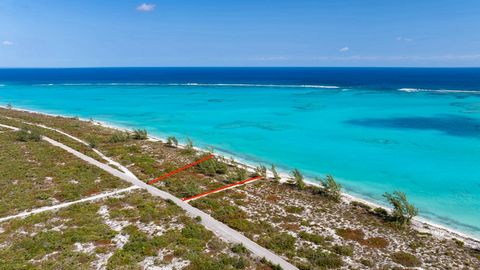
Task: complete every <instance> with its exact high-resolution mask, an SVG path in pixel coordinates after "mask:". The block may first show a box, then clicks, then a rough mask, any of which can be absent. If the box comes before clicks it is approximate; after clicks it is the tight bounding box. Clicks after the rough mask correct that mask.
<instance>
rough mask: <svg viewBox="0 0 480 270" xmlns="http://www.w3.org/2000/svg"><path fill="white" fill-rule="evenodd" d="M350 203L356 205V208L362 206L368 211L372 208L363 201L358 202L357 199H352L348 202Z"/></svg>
mask: <svg viewBox="0 0 480 270" xmlns="http://www.w3.org/2000/svg"><path fill="white" fill-rule="evenodd" d="M350 205H352V206H355V207H358V208H363V209H365V210H367V211H370V210H371V209H372V207H371V206H370V205H368V204H365V203H363V202H359V201H352V202H350Z"/></svg>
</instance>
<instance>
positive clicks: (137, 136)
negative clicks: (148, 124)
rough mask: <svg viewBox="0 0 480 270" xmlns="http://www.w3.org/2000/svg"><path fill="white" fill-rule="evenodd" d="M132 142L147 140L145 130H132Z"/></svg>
mask: <svg viewBox="0 0 480 270" xmlns="http://www.w3.org/2000/svg"><path fill="white" fill-rule="evenodd" d="M132 139H134V140H146V139H148V133H147V130H146V129H134V130H133V134H132Z"/></svg>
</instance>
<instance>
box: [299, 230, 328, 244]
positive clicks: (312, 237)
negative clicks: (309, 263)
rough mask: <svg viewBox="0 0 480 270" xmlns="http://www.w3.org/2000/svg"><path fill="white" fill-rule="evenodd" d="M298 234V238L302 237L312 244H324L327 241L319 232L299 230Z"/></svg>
mask: <svg viewBox="0 0 480 270" xmlns="http://www.w3.org/2000/svg"><path fill="white" fill-rule="evenodd" d="M298 236H300V238H302V239H303V240H306V241H310V242H312V243H314V244H317V245H320V246H323V245H325V243H326V242H327V240H326V239H325V237H323V236H321V235H319V234H313V233H307V232H300V233H299V234H298Z"/></svg>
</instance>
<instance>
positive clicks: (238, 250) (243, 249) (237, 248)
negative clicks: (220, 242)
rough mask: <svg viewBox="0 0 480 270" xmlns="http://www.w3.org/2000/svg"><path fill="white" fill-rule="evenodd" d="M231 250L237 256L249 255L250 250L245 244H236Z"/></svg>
mask: <svg viewBox="0 0 480 270" xmlns="http://www.w3.org/2000/svg"><path fill="white" fill-rule="evenodd" d="M230 250H231V251H232V252H233V253H237V254H248V250H247V248H246V247H245V246H244V245H243V244H235V245H233V246H232V248H230Z"/></svg>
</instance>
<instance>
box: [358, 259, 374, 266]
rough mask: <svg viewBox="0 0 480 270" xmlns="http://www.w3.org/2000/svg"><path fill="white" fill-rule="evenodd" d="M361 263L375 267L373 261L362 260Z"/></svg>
mask: <svg viewBox="0 0 480 270" xmlns="http://www.w3.org/2000/svg"><path fill="white" fill-rule="evenodd" d="M360 263H361V264H363V265H365V266H368V267H373V266H374V265H375V264H374V263H373V262H372V261H370V260H368V259H361V260H360Z"/></svg>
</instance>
